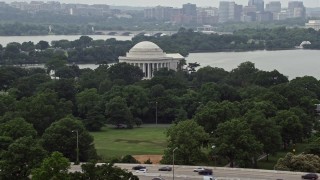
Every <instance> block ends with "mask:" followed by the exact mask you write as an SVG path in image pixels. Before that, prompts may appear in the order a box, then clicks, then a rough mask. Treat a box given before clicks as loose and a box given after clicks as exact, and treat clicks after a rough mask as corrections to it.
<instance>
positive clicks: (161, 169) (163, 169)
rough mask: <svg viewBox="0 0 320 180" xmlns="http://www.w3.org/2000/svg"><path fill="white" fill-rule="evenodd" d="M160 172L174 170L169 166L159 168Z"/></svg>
mask: <svg viewBox="0 0 320 180" xmlns="http://www.w3.org/2000/svg"><path fill="white" fill-rule="evenodd" d="M159 171H172V168H171V167H169V166H165V167H161V168H159Z"/></svg>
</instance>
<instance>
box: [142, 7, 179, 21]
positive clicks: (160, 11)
mask: <svg viewBox="0 0 320 180" xmlns="http://www.w3.org/2000/svg"><path fill="white" fill-rule="evenodd" d="M172 10H173V8H172V7H163V6H156V7H154V8H150V9H145V10H144V18H147V19H156V20H162V21H168V20H170V19H171V16H172Z"/></svg>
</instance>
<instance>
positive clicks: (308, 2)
mask: <svg viewBox="0 0 320 180" xmlns="http://www.w3.org/2000/svg"><path fill="white" fill-rule="evenodd" d="M14 1H18V2H30V1H31V0H4V2H7V3H11V2H14ZM43 1H44V2H47V0H43ZM51 1H52V0H51ZM224 1H232V0H224ZM233 1H234V2H236V3H237V4H242V5H246V4H248V0H233ZM270 1H277V0H265V4H266V3H268V2H270ZM280 1H281V4H282V7H287V6H288V2H289V1H292V0H280ZM300 1H302V0H300ZM59 2H60V3H80V4H107V5H111V6H135V7H148V6H149V7H154V6H158V5H160V6H170V7H182V4H186V3H193V4H197V6H199V7H208V6H211V7H218V6H219V2H220V0H201V1H199V0H158V1H157V2H154V1H151V0H90V1H89V2H88V1H87V0H60V1H59ZM303 3H304V5H305V6H306V7H311V8H312V7H320V0H303Z"/></svg>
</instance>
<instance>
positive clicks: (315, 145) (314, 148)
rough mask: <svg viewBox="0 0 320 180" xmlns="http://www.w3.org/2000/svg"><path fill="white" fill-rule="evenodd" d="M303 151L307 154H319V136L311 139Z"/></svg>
mask: <svg viewBox="0 0 320 180" xmlns="http://www.w3.org/2000/svg"><path fill="white" fill-rule="evenodd" d="M305 152H306V153H307V154H314V155H317V156H320V138H319V137H317V138H315V139H314V140H312V141H311V142H310V143H309V144H308V145H307V147H306V150H305Z"/></svg>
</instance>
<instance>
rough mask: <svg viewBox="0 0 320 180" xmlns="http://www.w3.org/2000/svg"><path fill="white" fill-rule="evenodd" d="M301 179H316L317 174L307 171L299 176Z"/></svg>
mask: <svg viewBox="0 0 320 180" xmlns="http://www.w3.org/2000/svg"><path fill="white" fill-rule="evenodd" d="M301 178H302V179H311V180H317V179H318V175H317V174H316V173H308V174H305V175H302V176H301Z"/></svg>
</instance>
